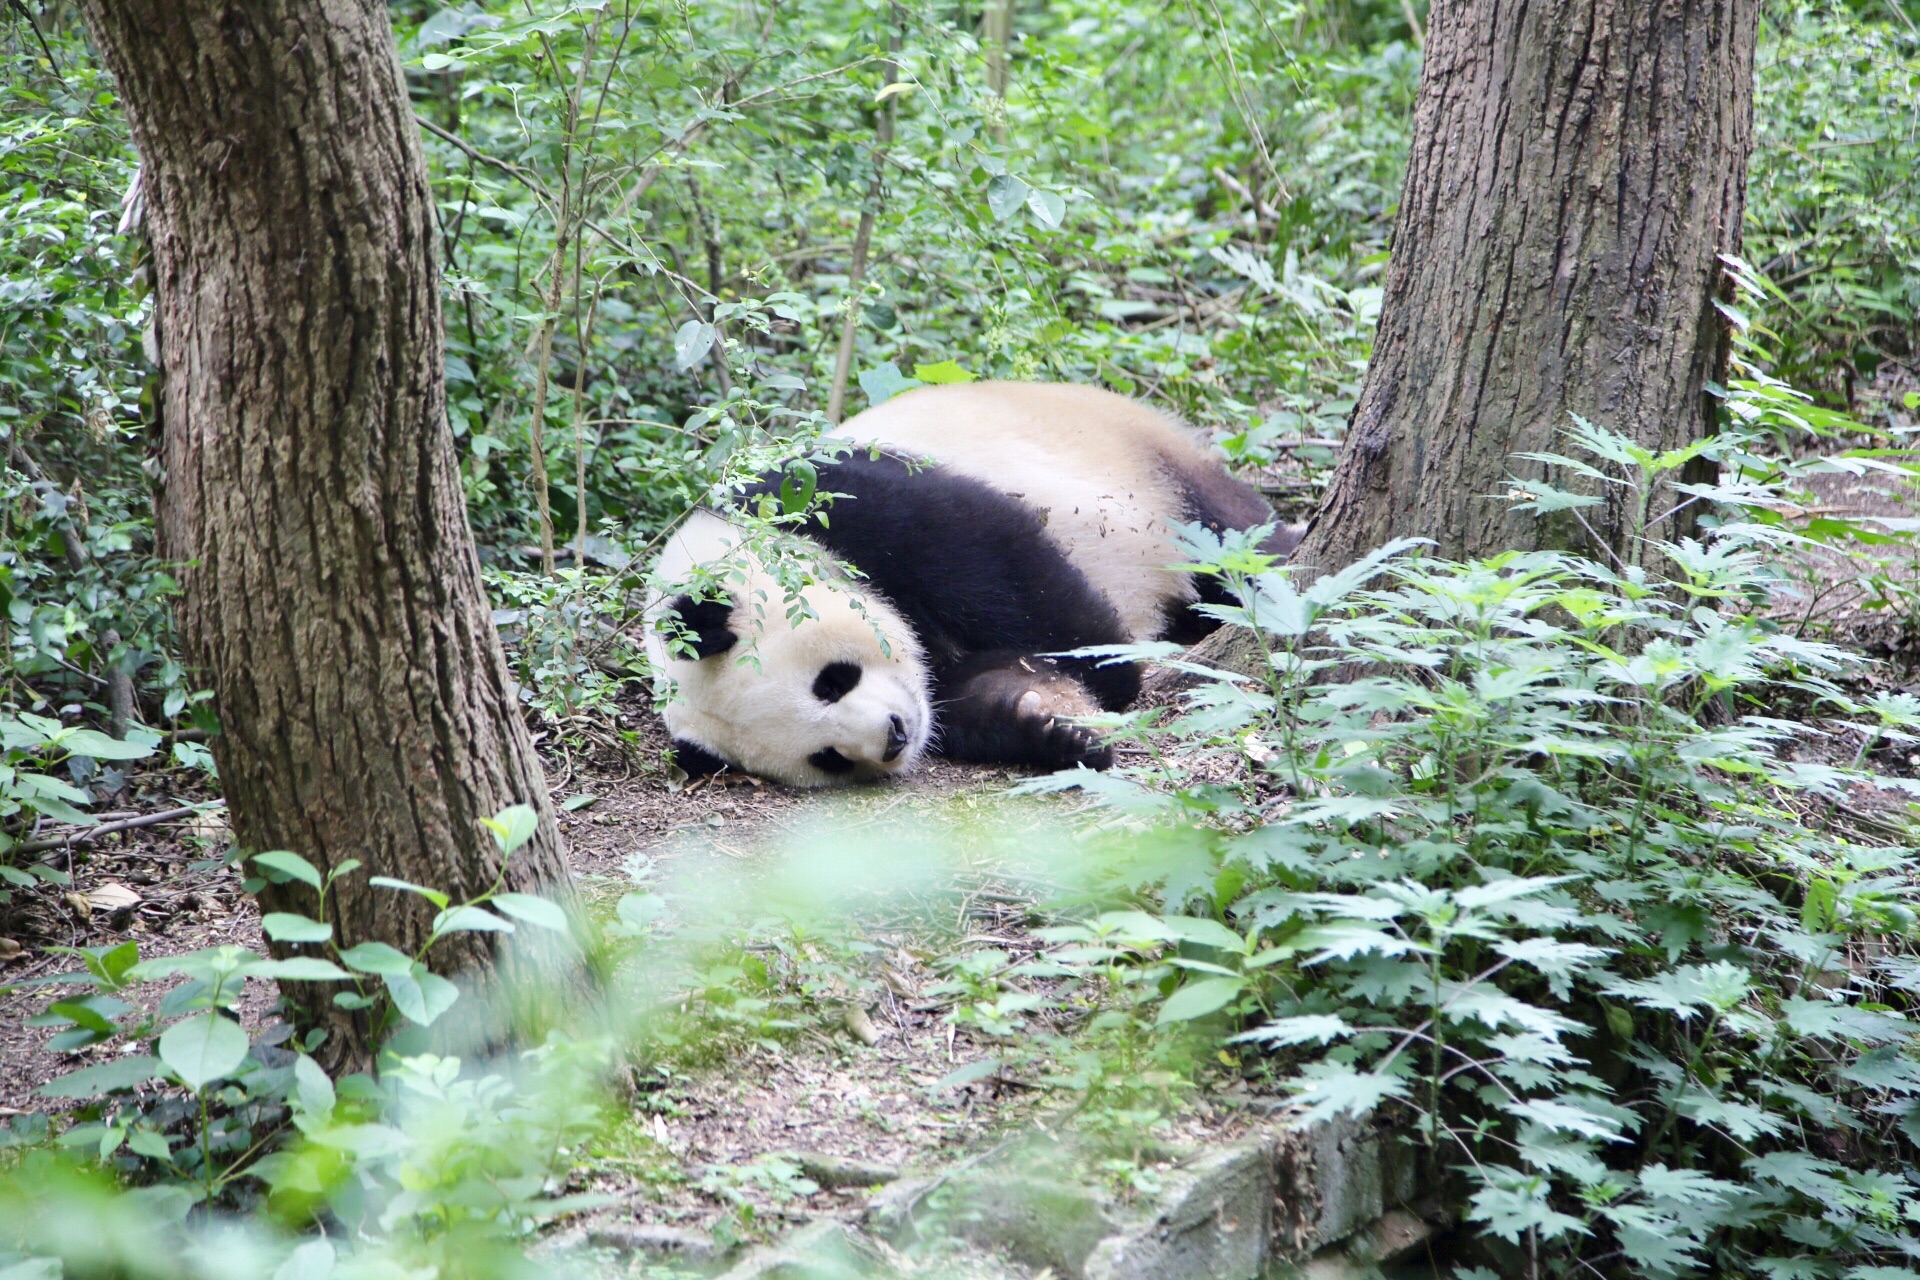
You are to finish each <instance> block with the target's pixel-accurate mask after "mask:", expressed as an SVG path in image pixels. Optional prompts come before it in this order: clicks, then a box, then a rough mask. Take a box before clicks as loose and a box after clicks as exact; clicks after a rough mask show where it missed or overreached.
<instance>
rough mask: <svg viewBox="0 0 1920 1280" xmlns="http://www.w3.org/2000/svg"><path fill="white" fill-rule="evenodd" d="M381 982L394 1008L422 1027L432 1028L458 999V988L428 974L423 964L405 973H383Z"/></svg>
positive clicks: (438, 976) (434, 974) (437, 976)
mask: <svg viewBox="0 0 1920 1280" xmlns="http://www.w3.org/2000/svg"><path fill="white" fill-rule="evenodd" d="M381 980H382V981H384V982H385V983H386V984H387V993H388V994H389V995H391V996H392V997H393V1007H394V1008H396V1009H398V1010H399V1011H400V1013H401V1015H402V1016H403V1017H405V1018H406V1019H407V1020H408V1021H409V1022H413V1023H416V1024H418V1025H419V1026H423V1027H430V1026H432V1025H433V1023H434V1020H435V1019H437V1018H438V1017H439V1016H440V1015H441V1014H443V1013H445V1012H446V1011H447V1010H448V1009H451V1008H452V1007H453V1002H454V1001H455V1000H457V999H459V998H460V988H458V987H456V986H454V985H453V984H452V983H451V982H448V981H447V980H446V979H445V978H443V977H441V976H440V975H439V974H437V973H431V972H429V971H428V969H427V967H426V966H425V965H423V964H416V965H414V966H413V968H412V970H411V971H410V972H407V973H387V974H382V975H381Z"/></svg>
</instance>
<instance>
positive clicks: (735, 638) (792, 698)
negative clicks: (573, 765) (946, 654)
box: [648, 531, 933, 787]
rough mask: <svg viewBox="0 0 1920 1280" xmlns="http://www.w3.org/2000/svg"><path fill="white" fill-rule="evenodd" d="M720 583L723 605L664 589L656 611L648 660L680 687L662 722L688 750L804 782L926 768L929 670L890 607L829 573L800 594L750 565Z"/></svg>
mask: <svg viewBox="0 0 1920 1280" xmlns="http://www.w3.org/2000/svg"><path fill="white" fill-rule="evenodd" d="M696 532H697V531H696ZM671 550H672V549H671V548H670V551H671ZM696 550H697V548H696ZM721 584H722V586H723V587H724V588H725V589H726V591H727V595H726V597H725V598H724V599H700V598H697V597H695V596H693V595H689V594H684V593H682V594H674V595H666V596H663V597H662V598H661V599H659V600H658V601H657V602H656V604H655V606H654V607H653V608H652V609H651V610H649V615H650V616H649V623H650V625H649V626H648V649H649V656H650V657H651V658H652V660H653V665H654V669H655V671H657V672H660V673H661V674H663V675H666V676H668V677H669V678H671V680H672V681H673V685H674V688H673V690H672V693H671V696H670V699H669V701H668V702H667V704H666V706H665V708H664V710H663V712H662V714H663V716H664V718H665V719H666V722H667V729H668V730H669V732H671V733H672V735H673V737H674V738H675V740H676V741H677V742H681V743H686V744H690V745H691V746H693V747H695V748H698V749H699V750H700V751H704V752H706V753H708V754H709V755H711V756H714V757H716V758H717V759H719V760H722V761H725V762H726V763H728V764H731V765H734V766H737V767H738V768H741V769H743V770H745V771H746V772H748V773H753V774H758V775H760V776H761V777H766V778H772V779H774V780H775V781H778V782H785V783H788V784H790V785H792V786H798V787H823V786H834V785H838V784H843V783H849V782H866V781H872V780H874V779H878V778H884V777H888V776H892V775H896V774H901V773H905V772H907V771H908V770H909V769H911V768H913V766H914V765H915V764H916V763H918V762H919V759H920V757H921V755H922V754H923V753H924V752H925V751H926V748H927V739H928V735H929V734H930V732H931V730H932V723H933V712H932V707H931V704H930V703H929V701H928V697H927V671H926V663H925V659H924V658H923V656H922V653H921V649H920V644H919V641H918V639H917V638H916V637H915V636H914V634H913V630H912V628H910V627H909V626H907V624H906V623H905V622H904V621H903V620H902V619H901V618H900V616H899V615H898V614H897V613H895V612H894V610H893V609H892V607H891V606H889V605H888V604H887V603H886V602H885V601H884V600H882V599H880V598H879V597H877V596H875V595H873V594H871V593H867V592H858V593H856V591H855V590H854V589H853V588H852V587H851V585H850V584H847V583H844V582H841V581H837V580H834V579H833V578H832V577H831V576H828V575H822V576H821V577H820V578H818V579H817V580H816V581H815V582H813V583H812V584H810V585H809V586H807V587H806V588H805V589H804V590H802V591H801V592H800V593H799V594H798V596H797V597H791V596H789V595H788V594H787V593H786V592H785V591H784V590H783V589H782V588H780V587H779V586H778V585H776V584H774V583H773V582H772V581H771V579H770V578H769V577H768V576H767V575H766V574H765V573H764V571H763V570H761V569H760V566H759V565H758V563H757V562H755V561H753V560H751V558H750V557H743V558H740V559H739V560H738V561H737V568H736V570H735V572H733V573H732V574H731V576H730V578H729V577H728V576H727V575H722V576H721ZM801 605H804V607H799V606H801ZM675 635H677V636H678V637H679V639H680V641H681V645H680V646H675V645H674V644H672V643H671V641H670V639H669V638H670V637H672V636H675ZM681 648H690V649H691V650H692V651H693V652H692V653H691V654H689V653H685V652H677V651H676V649H681Z"/></svg>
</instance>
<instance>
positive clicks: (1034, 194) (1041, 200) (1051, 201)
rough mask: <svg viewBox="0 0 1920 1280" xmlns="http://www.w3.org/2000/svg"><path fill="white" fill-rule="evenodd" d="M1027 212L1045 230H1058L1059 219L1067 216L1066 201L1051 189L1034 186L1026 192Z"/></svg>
mask: <svg viewBox="0 0 1920 1280" xmlns="http://www.w3.org/2000/svg"><path fill="white" fill-rule="evenodd" d="M1027 212H1029V213H1031V214H1032V215H1033V220H1034V221H1035V222H1038V223H1039V224H1040V225H1041V226H1043V227H1045V228H1046V229H1047V230H1049V231H1058V230H1059V229H1060V220H1061V219H1062V218H1064V217H1066V216H1067V202H1066V201H1065V200H1063V199H1061V198H1060V197H1059V196H1057V195H1055V194H1054V193H1053V192H1051V191H1042V190H1040V189H1039V188H1037V187H1036V188H1034V189H1033V190H1032V191H1030V192H1028V193H1027Z"/></svg>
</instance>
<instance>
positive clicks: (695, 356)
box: [673, 320, 720, 373]
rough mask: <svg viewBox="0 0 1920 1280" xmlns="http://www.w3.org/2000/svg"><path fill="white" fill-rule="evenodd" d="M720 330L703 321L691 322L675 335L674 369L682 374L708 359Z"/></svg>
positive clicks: (681, 327) (682, 326)
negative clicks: (708, 353)
mask: <svg viewBox="0 0 1920 1280" xmlns="http://www.w3.org/2000/svg"><path fill="white" fill-rule="evenodd" d="M719 336H720V333H719V330H717V329H715V328H714V327H713V326H712V325H710V324H707V323H706V322H705V321H701V320H689V321H687V322H686V323H685V324H683V325H681V326H680V329H679V332H677V333H675V334H674V335H673V367H674V368H675V369H676V370H678V371H679V372H681V373H685V372H686V371H687V370H689V369H691V368H693V366H695V365H696V364H699V363H700V362H701V361H702V360H704V359H706V357H707V352H709V351H711V350H712V349H713V340H714V339H715V338H717V337H719Z"/></svg>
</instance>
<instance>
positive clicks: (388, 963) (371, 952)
mask: <svg viewBox="0 0 1920 1280" xmlns="http://www.w3.org/2000/svg"><path fill="white" fill-rule="evenodd" d="M340 963H342V964H344V965H346V966H347V967H349V968H352V969H358V970H359V971H360V972H362V973H377V974H381V975H382V976H384V975H386V974H390V973H406V972H408V971H409V970H411V969H412V968H413V957H412V956H409V955H406V954H405V953H403V952H400V951H397V950H395V949H394V948H392V947H390V946H388V945H387V944H386V943H384V942H363V943H361V944H360V945H359V946H357V947H348V948H347V949H346V950H345V951H342V952H341V953H340Z"/></svg>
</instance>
